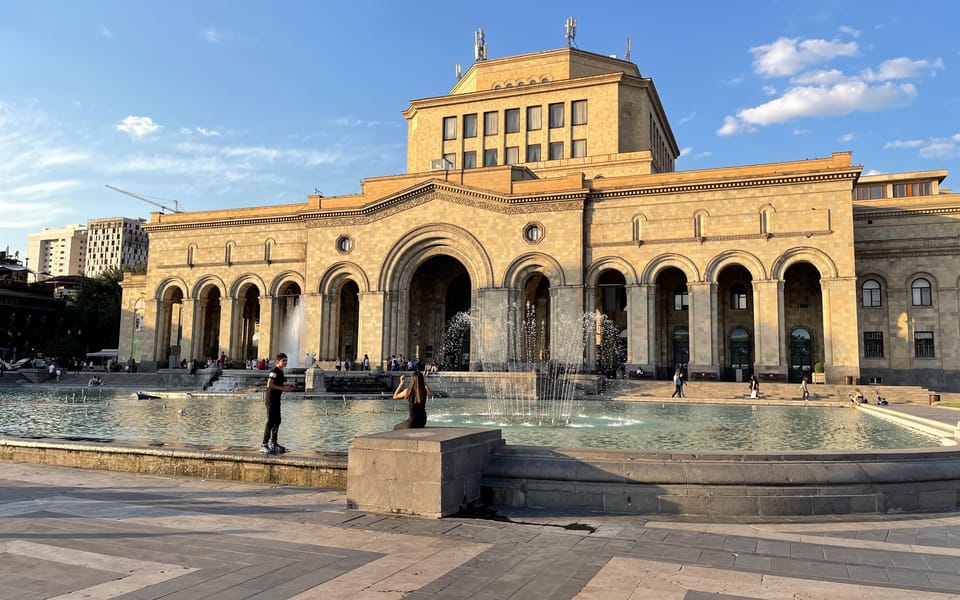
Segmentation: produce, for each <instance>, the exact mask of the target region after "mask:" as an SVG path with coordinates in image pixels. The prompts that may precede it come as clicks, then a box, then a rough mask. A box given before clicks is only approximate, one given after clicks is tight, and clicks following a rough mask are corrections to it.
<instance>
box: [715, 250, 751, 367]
mask: <svg viewBox="0 0 960 600" xmlns="http://www.w3.org/2000/svg"><path fill="white" fill-rule="evenodd" d="M717 316H718V323H717V327H718V330H719V332H726V331H728V332H730V334H729V340H728V343H727V344H724V345H723V347H721V348H720V378H721V379H722V380H724V381H743V380H745V379H748V378H749V377H750V375H751V374H752V373H753V361H754V358H755V356H756V352H755V349H754V341H755V340H754V338H753V336H752V335H751V334H750V332H751V331H756V326H755V325H754V318H753V276H752V275H751V274H750V271H748V270H747V268H746V267H744V266H742V265H736V264H735V265H729V266H727V267H724V268H723V270H721V271H720V273H719V274H718V276H717ZM738 376H739V379H738Z"/></svg>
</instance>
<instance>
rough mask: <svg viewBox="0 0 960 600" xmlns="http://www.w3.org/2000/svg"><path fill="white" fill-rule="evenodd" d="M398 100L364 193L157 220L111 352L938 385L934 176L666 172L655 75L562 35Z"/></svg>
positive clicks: (950, 340)
mask: <svg viewBox="0 0 960 600" xmlns="http://www.w3.org/2000/svg"><path fill="white" fill-rule="evenodd" d="M403 114H404V116H405V118H406V119H407V123H408V151H407V170H408V173H407V174H404V175H397V176H390V177H374V178H370V179H366V180H364V181H363V182H362V185H361V192H360V193H359V194H356V195H351V196H340V197H333V198H326V197H322V196H319V195H317V196H311V197H308V198H307V199H306V202H304V203H302V204H295V205H289V206H269V207H261V208H245V209H235V210H218V211H209V212H192V213H175V214H160V213H154V214H153V215H152V216H151V219H150V222H149V223H147V224H146V225H145V226H144V229H146V230H147V231H148V232H149V235H150V246H151V253H150V262H149V267H148V270H147V273H146V275H141V276H132V275H128V276H127V277H126V279H125V280H124V282H123V289H124V298H123V319H122V331H121V335H120V357H121V359H124V358H126V357H130V356H132V357H133V358H135V359H137V360H138V361H141V362H142V363H143V366H144V368H151V367H155V366H163V365H166V364H169V363H170V362H178V361H179V360H180V359H182V358H194V357H196V358H204V359H205V358H208V357H212V356H217V355H219V354H221V353H224V354H226V355H228V356H229V357H231V358H233V359H235V360H245V359H251V358H256V357H265V356H271V355H273V354H275V353H276V352H278V351H284V352H287V353H288V354H290V355H291V357H292V358H294V361H295V362H296V360H297V358H300V357H302V356H303V355H304V354H307V353H316V355H317V357H318V358H319V359H320V360H321V361H333V360H334V359H336V358H337V357H341V358H351V359H354V360H356V359H359V358H362V357H363V355H364V354H367V355H369V358H370V360H371V363H372V364H373V365H374V366H377V365H384V364H385V363H386V361H388V360H389V359H390V357H391V355H393V354H398V353H403V354H405V355H406V356H417V357H419V358H420V360H421V361H437V362H440V363H441V364H442V365H443V366H444V368H447V369H467V368H470V369H479V368H485V369H490V368H501V367H503V366H505V365H509V364H515V363H523V362H529V361H530V360H561V358H562V360H565V361H567V360H570V359H569V357H567V356H566V355H565V352H566V351H567V350H568V349H569V348H570V347H571V346H576V343H573V344H572V343H571V342H570V340H571V339H574V338H578V337H580V338H583V337H584V336H585V338H586V340H587V342H586V344H585V348H584V349H583V350H582V351H581V350H580V349H579V347H577V350H576V357H575V358H574V359H573V360H572V361H571V362H575V363H578V364H581V363H582V365H583V367H584V368H585V369H587V370H594V369H597V370H604V371H606V370H612V369H615V368H616V367H617V366H618V365H620V364H623V365H625V368H626V369H628V370H630V371H634V370H635V369H636V368H637V367H642V368H643V369H644V371H645V373H649V374H654V375H656V376H661V377H669V376H671V375H672V374H673V371H674V369H676V368H680V369H682V370H684V371H686V372H687V373H688V374H689V376H690V377H691V378H693V379H727V380H733V379H736V378H737V377H745V376H747V375H748V374H749V373H751V372H754V373H757V374H758V375H759V376H761V377H762V378H764V379H767V380H799V377H800V376H801V375H802V374H804V373H809V372H812V371H813V370H814V366H815V365H816V364H817V363H820V364H822V365H823V367H824V371H825V373H826V378H827V380H828V381H843V378H844V377H846V376H849V377H853V378H864V379H867V378H873V379H874V380H876V379H880V380H882V382H883V383H906V382H911V381H917V380H919V381H920V382H922V383H925V384H928V385H932V386H934V387H936V386H942V385H943V384H945V383H947V382H950V381H953V378H954V377H956V374H957V372H958V369H960V364H958V360H957V352H956V346H957V340H958V335H960V323H958V317H957V315H958V313H960V295H958V282H957V274H958V269H957V268H956V267H957V259H956V256H955V252H956V251H955V250H954V248H955V244H954V241H952V240H955V239H956V238H957V234H958V233H960V229H958V228H957V227H956V226H955V225H954V217H953V214H954V211H955V210H956V207H958V206H960V202H958V198H957V197H956V196H955V195H952V194H950V193H949V192H948V191H946V190H944V189H942V188H940V182H941V181H942V179H943V178H944V176H945V175H946V174H945V173H944V172H942V171H935V172H924V173H911V174H902V175H891V176H870V177H864V176H861V170H862V168H861V167H860V166H858V165H854V164H853V163H852V160H851V156H850V154H849V153H844V152H839V153H834V154H832V155H831V156H829V157H826V158H818V159H811V160H800V161H795V162H783V163H775V164H762V165H748V166H736V167H729V168H719V169H708V170H702V171H681V172H677V171H675V170H674V161H675V159H676V158H677V156H678V154H679V151H678V146H677V143H676V141H675V140H674V137H673V133H672V131H671V127H670V124H669V122H668V121H667V118H666V116H665V112H664V110H663V107H662V105H661V102H660V98H659V96H658V94H657V91H656V87H655V86H654V84H653V81H652V80H650V79H649V78H645V77H643V76H642V75H641V73H640V71H639V70H638V69H637V67H636V65H634V64H632V63H630V62H626V61H623V60H618V59H615V58H610V57H606V56H601V55H596V54H592V53H589V52H585V51H581V50H578V49H572V48H565V49H562V50H553V51H547V52H540V53H534V54H529V55H524V56H516V57H508V58H502V59H495V60H481V61H478V62H477V63H475V64H474V65H473V66H472V67H471V68H470V69H469V70H468V71H467V72H466V73H465V74H464V76H463V77H462V78H461V79H460V80H459V81H458V82H457V84H456V85H455V86H454V88H453V89H452V90H451V92H450V94H449V95H446V96H442V97H435V98H424V99H420V100H415V101H413V102H411V104H410V106H409V107H408V108H407V110H405V111H404V113H403ZM880 187H883V188H884V191H883V193H882V194H881V193H880V192H879V191H878V190H876V189H875V188H880ZM864 190H866V191H864ZM875 286H879V287H875ZM466 314H469V315H470V317H469V319H466V318H465V317H464V315H466ZM598 317H599V318H598ZM466 320H469V323H470V326H469V328H451V326H450V325H451V323H462V322H464V321H466ZM597 322H599V323H600V325H597ZM301 323H302V324H301ZM581 323H586V327H585V328H584V327H581ZM285 330H286V332H285ZM453 330H456V335H453V334H451V331H453ZM571 332H573V333H571ZM584 332H586V333H584Z"/></svg>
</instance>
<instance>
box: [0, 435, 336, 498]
mask: <svg viewBox="0 0 960 600" xmlns="http://www.w3.org/2000/svg"><path fill="white" fill-rule="evenodd" d="M313 454H314V455H313V456H309V455H302V456H301V455H300V454H299V453H298V454H297V455H290V454H287V455H283V456H267V455H261V454H258V453H256V452H253V451H246V452H244V451H234V450H210V449H195V448H184V447H176V448H170V447H163V446H159V447H154V446H137V445H117V444H114V443H111V442H95V441H68V440H32V439H16V438H0V460H13V461H21V462H29V463H36V464H41V465H57V466H61V467H76V468H79V469H99V470H104V471H121V472H124V473H144V474H149V475H177V476H185V477H202V478H205V479H228V480H232V481H249V482H254V483H276V484H279V485H295V486H302V487H316V488H331V489H341V490H343V489H346V488H347V456H346V453H345V452H327V453H313Z"/></svg>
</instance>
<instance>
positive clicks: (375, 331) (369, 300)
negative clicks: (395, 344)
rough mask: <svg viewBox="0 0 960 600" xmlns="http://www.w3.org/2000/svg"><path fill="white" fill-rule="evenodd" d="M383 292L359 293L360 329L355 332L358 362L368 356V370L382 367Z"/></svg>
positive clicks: (384, 318) (384, 319) (384, 320)
mask: <svg viewBox="0 0 960 600" xmlns="http://www.w3.org/2000/svg"><path fill="white" fill-rule="evenodd" d="M384 299H385V294H384V293H383V292H360V297H359V302H360V327H359V328H358V329H359V331H358V332H357V338H358V342H357V343H358V347H357V352H358V356H359V357H360V360H361V361H362V360H363V355H364V354H368V355H369V356H370V370H376V367H377V365H383V364H384V363H383V361H384V358H390V357H389V355H388V356H386V357H384V356H383V335H384V324H385V323H386V316H385V315H384Z"/></svg>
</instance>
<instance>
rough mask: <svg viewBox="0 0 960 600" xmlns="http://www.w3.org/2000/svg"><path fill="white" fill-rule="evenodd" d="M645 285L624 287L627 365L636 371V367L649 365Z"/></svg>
mask: <svg viewBox="0 0 960 600" xmlns="http://www.w3.org/2000/svg"><path fill="white" fill-rule="evenodd" d="M649 287H650V286H649V285H647V284H636V285H628V286H626V290H627V365H628V367H629V368H630V369H631V370H636V367H637V365H642V366H647V365H649V364H650V353H649V348H647V288H649Z"/></svg>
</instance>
